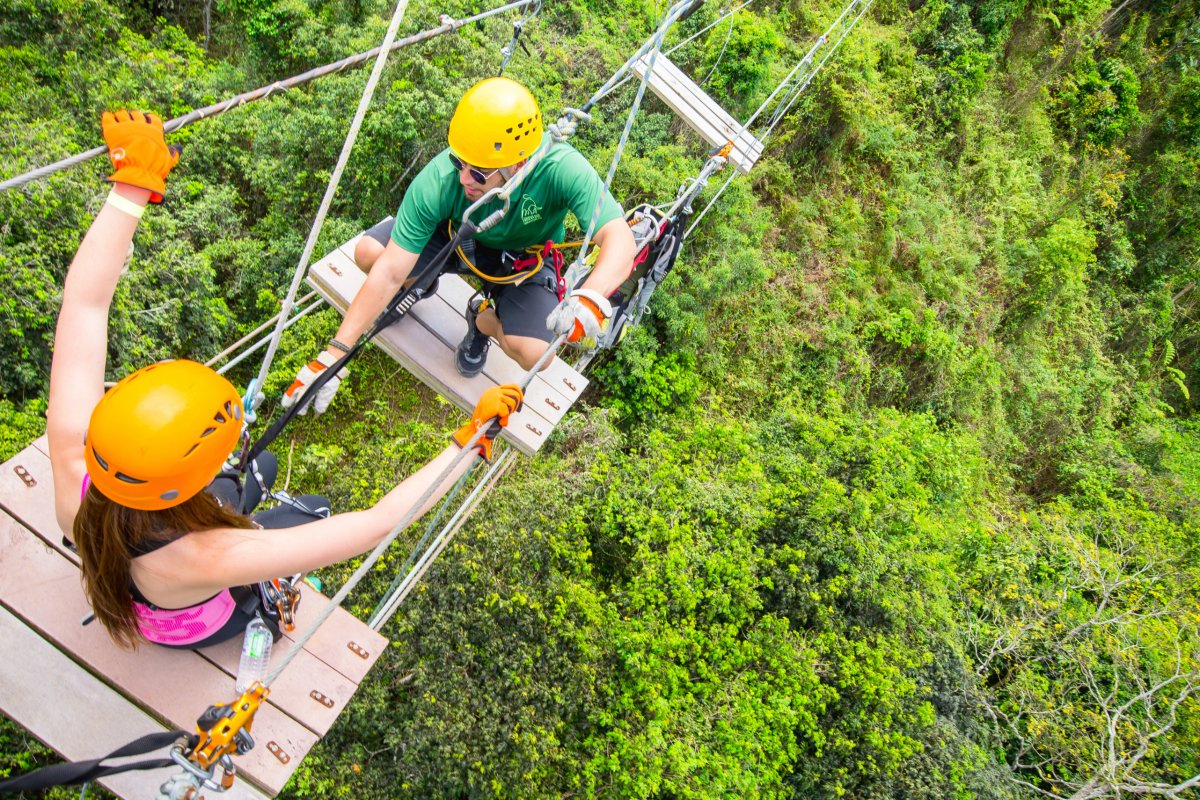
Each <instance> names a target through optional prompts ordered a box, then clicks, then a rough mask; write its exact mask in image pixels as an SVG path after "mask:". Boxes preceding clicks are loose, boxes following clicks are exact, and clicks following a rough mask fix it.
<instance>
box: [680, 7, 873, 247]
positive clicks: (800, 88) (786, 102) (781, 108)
mask: <svg viewBox="0 0 1200 800" xmlns="http://www.w3.org/2000/svg"><path fill="white" fill-rule="evenodd" d="M873 2H874V0H851V2H850V4H849V5H847V6H846V8H844V9H843V10H842V13H841V14H839V15H838V17H837V19H835V20H834V21H833V22H832V23H831V24H830V26H829V27H828V28H826V29H825V32H824V33H822V34H821V35H820V36H819V37H818V38H817V41H816V44H814V45H813V46H812V48H811V49H810V50H809V51H808V53H807V54H805V56H804V58H802V59H801V60H800V63H799V64H797V65H796V66H795V67H794V68H793V69H792V71H791V72H789V73H788V74H787V77H785V78H784V79H783V80H782V81H781V82H780V83H779V85H778V86H776V87H775V90H774V91H773V92H771V94H770V96H769V97H767V99H766V100H764V101H763V103H762V105H760V106H759V107H758V109H757V110H756V111H755V112H754V114H752V115H751V117H750V119H749V120H747V121H746V124H744V125H742V126H741V130H739V131H738V133H737V135H738V136H741V135H742V133H744V132H746V131H747V130H748V129H749V127H750V125H751V124H753V122H754V121H755V120H756V119H757V118H758V117H759V116H761V115H762V113H763V112H764V111H765V110H766V109H767V108H768V107H769V106H770V105H771V103H772V102H773V101H774V99H775V98H776V97H777V96H778V95H779V94H780V93H781V92H783V90H784V89H785V88H786V87H787V86H788V85H789V84H791V83H792V81H793V79H795V78H796V76H797V74H798V73H800V72H801V70H802V69H804V67H806V66H811V64H812V59H813V57H814V56H815V55H816V53H817V51H818V50H819V49H820V48H821V47H823V46H824V45H826V44H828V43H829V37H830V36H831V35H832V34H833V32H834V30H835V29H837V28H838V27H839V26H840V25H841V24H842V23H843V21H844V20H845V19H846V16H847V15H848V14H850V12H851V11H854V10H855V9H856V8H857V7H858V6H859V5H861V6H862V8H861V9H859V10H858V13H857V14H855V16H854V17H853V18H851V20H850V22H849V23H848V24H847V25H846V26H845V27H844V29H843V30H842V31H841V33H840V35H839V36H838V38H837V41H835V42H834V43H833V45H832V46H831V47H830V48H829V49H828V50H827V51H826V52H825V54H824V56H823V57H822V58H821V60H820V62H818V63H817V65H816V66H815V67H813V68H812V69H810V70H809V71H808V72H807V73H804V75H803V80H802V81H800V82H799V83H797V84H796V85H795V86H794V88H792V89H791V90H789V92H788V94H787V95H785V96H784V99H783V100H782V101H780V103H779V104H778V106H777V107H776V110H775V113H774V114H773V115H772V117H771V122H770V126H769V127H768V128H767V130H766V131H765V132H764V133H763V135H762V136H761V137H759V141H760V142H762V143H763V145H764V146H765V145H766V143H767V141H768V140H769V139H770V138H771V134H772V133H773V132H774V130H775V126H777V125H778V124H779V123H780V121H782V119H783V118H784V117H785V116H786V115H787V112H788V111H790V110H791V109H792V107H793V106H794V105H795V103H796V101H797V100H798V99H799V97H800V95H801V94H802V93H803V92H804V90H805V89H807V88H808V85H809V84H810V83H812V80H813V78H815V77H816V76H817V73H819V72H820V71H821V68H822V67H824V66H825V62H826V61H828V60H829V59H830V57H831V56H832V55H833V54H834V53H835V52H837V49H838V48H839V47H840V46H841V44H842V41H843V40H844V39H845V38H846V36H847V35H849V33H850V31H852V30H854V28H855V26H857V25H858V22H859V20H861V19H862V18H863V16H865V15H866V13H867V12H868V11H869V10H870V9H871V5H872V3H873ZM737 176H738V174H737V173H736V172H734V173H733V174H731V175H730V176H729V177H728V178H726V179H725V182H724V183H723V184H721V187H720V188H719V189H718V190H717V192H716V194H714V195H713V196H712V198H710V199H709V201H708V202H707V203H706V204H705V206H704V208H703V209H701V211H700V213H699V214H698V215H696V218H695V219H694V220H693V221H692V224H691V225H690V226H689V227H688V229H687V231H685V232H684V234H683V238H685V239H686V238H687V237H688V236H690V235H691V234H692V231H694V230H695V229H696V226H697V225H699V224H700V221H701V220H703V219H704V215H705V214H707V213H708V210H709V209H710V208H712V207H713V205H714V204H715V203H716V202H717V200H718V199H720V197H721V195H722V194H724V193H725V190H726V189H727V188H729V184H731V183H732V182H733V181H734V179H736V178H737Z"/></svg>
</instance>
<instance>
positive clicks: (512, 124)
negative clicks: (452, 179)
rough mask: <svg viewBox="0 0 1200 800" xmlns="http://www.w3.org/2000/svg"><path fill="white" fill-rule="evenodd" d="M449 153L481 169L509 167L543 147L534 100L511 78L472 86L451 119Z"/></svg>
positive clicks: (540, 122) (537, 111) (527, 91)
mask: <svg viewBox="0 0 1200 800" xmlns="http://www.w3.org/2000/svg"><path fill="white" fill-rule="evenodd" d="M448 138H449V140H450V152H452V153H454V155H456V156H458V157H459V158H460V159H462V160H463V161H465V162H467V163H468V164H470V165H472V166H475V167H479V168H481V169H499V168H500V167H511V166H512V165H513V164H516V163H517V162H518V161H520V160H522V159H525V158H529V156H531V155H533V152H534V151H535V150H537V148H538V145H540V144H541V143H542V112H541V110H540V109H539V108H538V104H537V100H534V99H533V95H531V94H530V93H529V90H528V89H526V88H525V87H524V86H522V85H521V84H519V83H517V82H516V81H514V80H512V79H510V78H488V79H487V80H485V81H480V82H479V83H477V84H475V85H474V86H472V87H471V88H470V89H468V90H467V93H466V94H464V95H463V97H462V100H459V101H458V107H457V108H455V109H454V116H453V117H451V118H450V135H449V137H448Z"/></svg>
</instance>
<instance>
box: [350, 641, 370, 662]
mask: <svg viewBox="0 0 1200 800" xmlns="http://www.w3.org/2000/svg"><path fill="white" fill-rule="evenodd" d="M346 649H347V650H349V651H350V652H351V653H354V655H356V656H358V657H359V658H361V659H362V660H363V661H366V660H367V659H368V658H370V657H371V654H370V653H368V652H367V651H366V650H365V649H364V648H362V647H361V646H359V645H358V643H357V642H348V643H347V644H346Z"/></svg>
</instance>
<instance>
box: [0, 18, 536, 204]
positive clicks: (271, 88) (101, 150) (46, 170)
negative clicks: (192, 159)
mask: <svg viewBox="0 0 1200 800" xmlns="http://www.w3.org/2000/svg"><path fill="white" fill-rule="evenodd" d="M540 2H541V0H515V2H510V3H508V4H506V5H503V6H500V7H499V8H493V9H491V10H490V11H484V12H482V13H479V14H475V15H474V16H470V17H467V18H465V19H460V20H456V19H452V18H450V17H448V16H446V15H442V17H441V20H440V21H441V22H442V24H441V25H439V26H438V27H436V28H430V29H429V30H426V31H422V32H421V33H416V34H413V35H412V36H408V37H406V38H404V39H398V40H396V41H395V42H393V43H392V44H391V45H390V48H391V49H392V50H399V49H401V48H404V47H408V46H409V45H413V44H417V43H419V42H424V41H427V40H429V39H434V38H436V37H438V36H442V35H443V34H446V33H450V32H452V31H456V30H458V29H459V28H461V27H463V26H464V25H469V24H470V23H472V22H478V21H479V20H483V19H487V18H488V17H494V16H496V15H497V14H503V13H504V12H506V11H512V10H513V9H517V8H522V7H524V6H528V5H530V4H532V3H540ZM381 49H382V48H381V47H376V48H373V49H371V50H367V51H366V52H363V53H358V54H356V55H353V56H348V57H347V58H343V59H341V60H340V61H334V62H333V63H331V64H326V65H325V66H323V67H314V68H313V69H310V70H309V71H308V72H304V73H301V74H299V75H295V76H293V77H291V78H286V79H284V80H282V81H275V82H274V83H272V84H269V85H267V86H262V87H260V88H258V89H255V90H253V91H250V92H244V93H242V94H239V95H237V96H236V97H231V98H230V99H228V100H223V101H221V102H220V103H216V104H214V105H210V106H205V107H204V108H198V109H196V110H194V111H192V112H190V113H188V114H185V115H183V116H182V117H176V118H175V119H172V120H168V121H167V122H165V123H164V124H163V131H164V132H165V133H171V132H173V131H177V130H179V129H180V128H183V127H185V126H187V125H191V124H192V123H193V122H198V121H200V120H202V119H207V118H209V117H215V116H218V115H219V114H224V113H225V112H226V111H230V110H232V109H235V108H237V107H239V106H243V105H246V104H247V103H251V102H253V101H255V100H262V99H264V98H267V97H270V96H271V95H273V94H277V93H279V92H284V91H287V90H288V89H294V88H296V87H297V86H300V85H303V84H305V83H308V82H309V81H312V80H314V79H316V78H320V77H323V76H325V75H331V74H333V73H335V72H341V71H342V70H344V69H346V68H348V67H354V66H358V65H359V64H362V63H364V62H366V61H368V60H370V59H371V58H374V57H376V56H377V55H379V53H380V51H381ZM107 153H108V148H107V147H93V148H92V149H91V150H86V151H84V152H82V153H77V154H75V155H73V156H70V157H69V158H64V159H62V160H61V161H56V162H54V163H53V164H47V165H46V166H44V167H38V168H37V169H33V170H30V171H29V172H26V173H24V174H22V175H19V176H17V177H15V178H10V179H9V180H6V181H4V182H3V183H0V191H6V190H8V189H15V188H17V187H20V186H24V185H26V184H28V183H32V182H34V181H36V180H40V179H42V178H45V177H47V176H48V175H53V174H54V173H56V172H61V171H62V170H64V169H69V168H71V167H74V166H76V165H78V164H82V163H84V162H85V161H90V160H92V159H93V158H97V157H99V156H102V155H106V154H107Z"/></svg>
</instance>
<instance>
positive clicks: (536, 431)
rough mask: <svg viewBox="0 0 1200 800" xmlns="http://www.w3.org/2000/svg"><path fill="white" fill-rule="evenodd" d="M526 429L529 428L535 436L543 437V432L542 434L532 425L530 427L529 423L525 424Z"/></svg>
mask: <svg viewBox="0 0 1200 800" xmlns="http://www.w3.org/2000/svg"><path fill="white" fill-rule="evenodd" d="M525 427H526V428H528V429H529V430H530V431H532V432H533V435H534V436H541V435H542V432H541V431H539V430H538V429H537V428H535V427H533V426H532V425H530V424H529V423H528V422H526V423H525Z"/></svg>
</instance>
